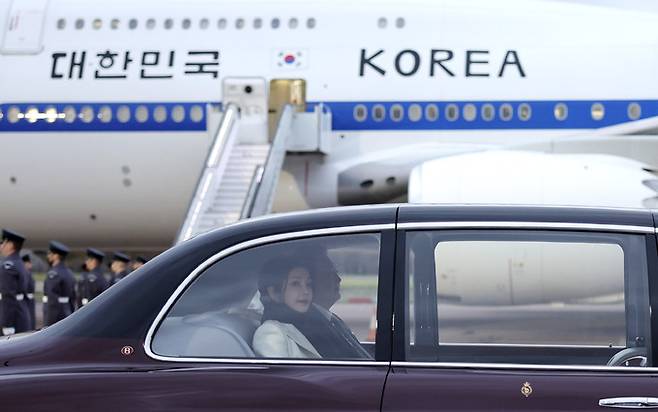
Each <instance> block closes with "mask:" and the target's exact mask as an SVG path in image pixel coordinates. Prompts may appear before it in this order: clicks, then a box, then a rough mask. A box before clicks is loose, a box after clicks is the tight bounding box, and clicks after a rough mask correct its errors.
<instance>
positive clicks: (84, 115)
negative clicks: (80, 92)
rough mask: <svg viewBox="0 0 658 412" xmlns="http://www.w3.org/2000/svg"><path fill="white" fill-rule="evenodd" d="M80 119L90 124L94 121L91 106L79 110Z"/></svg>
mask: <svg viewBox="0 0 658 412" xmlns="http://www.w3.org/2000/svg"><path fill="white" fill-rule="evenodd" d="M80 119H81V120H82V121H83V122H85V123H91V122H92V121H93V120H94V109H92V108H91V106H83V107H82V109H81V110H80Z"/></svg>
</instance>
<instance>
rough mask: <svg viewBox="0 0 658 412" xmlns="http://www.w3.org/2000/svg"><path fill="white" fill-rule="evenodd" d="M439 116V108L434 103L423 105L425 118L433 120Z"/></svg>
mask: <svg viewBox="0 0 658 412" xmlns="http://www.w3.org/2000/svg"><path fill="white" fill-rule="evenodd" d="M438 118H439V108H438V107H437V106H436V105H435V104H434V103H431V104H428V105H427V106H425V119H427V120H429V121H430V122H434V121H436V120H437V119H438Z"/></svg>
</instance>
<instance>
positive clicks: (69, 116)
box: [64, 106, 77, 123]
mask: <svg viewBox="0 0 658 412" xmlns="http://www.w3.org/2000/svg"><path fill="white" fill-rule="evenodd" d="M76 117H77V113H76V111H75V108H74V107H73V106H66V107H65V108H64V121H65V122H66V123H73V122H75V118H76Z"/></svg>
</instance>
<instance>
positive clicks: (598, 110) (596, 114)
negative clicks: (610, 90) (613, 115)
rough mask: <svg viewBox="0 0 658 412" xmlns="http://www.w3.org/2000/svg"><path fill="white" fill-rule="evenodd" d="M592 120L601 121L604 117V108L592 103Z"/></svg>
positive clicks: (599, 104)
mask: <svg viewBox="0 0 658 412" xmlns="http://www.w3.org/2000/svg"><path fill="white" fill-rule="evenodd" d="M591 112H592V119H594V120H601V119H603V116H605V108H604V107H603V105H602V104H601V103H594V104H593V105H592V108H591Z"/></svg>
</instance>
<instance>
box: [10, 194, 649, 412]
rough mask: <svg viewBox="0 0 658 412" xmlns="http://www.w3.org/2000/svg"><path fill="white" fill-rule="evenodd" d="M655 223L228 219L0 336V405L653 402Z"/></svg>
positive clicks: (559, 218) (497, 209)
mask: <svg viewBox="0 0 658 412" xmlns="http://www.w3.org/2000/svg"><path fill="white" fill-rule="evenodd" d="M654 220H655V216H653V215H652V213H651V212H650V211H647V210H621V209H619V210H614V209H594V208H562V207H507V206H505V207H502V206H413V205H385V206H368V207H352V208H338V209H328V210H318V211H311V212H303V213H295V214H289V215H281V216H275V217H268V218H264V219H256V220H252V221H247V222H244V223H239V224H235V225H232V226H228V227H225V228H222V229H219V230H215V231H213V232H210V233H207V234H204V235H201V236H198V237H196V238H194V239H191V240H189V241H187V242H185V243H183V244H181V245H179V246H176V247H174V248H172V249H170V250H168V251H167V252H165V253H163V254H162V255H160V256H158V257H157V258H155V259H154V260H152V261H150V262H149V263H147V264H146V265H145V266H143V267H142V268H141V269H139V270H137V271H136V272H133V273H132V274H131V275H129V276H127V277H126V278H125V279H123V280H121V281H120V282H119V283H118V284H116V285H115V286H113V287H112V288H110V289H109V290H107V291H106V292H104V293H103V294H102V295H100V296H99V297H98V298H97V299H95V300H94V301H92V302H91V303H90V304H89V305H86V306H85V307H83V308H82V309H81V310H79V311H77V312H75V313H74V314H73V315H71V316H70V317H68V318H66V319H64V320H63V321H60V322H59V323H57V324H55V325H53V326H51V327H49V328H47V329H44V330H42V331H40V332H37V333H34V334H31V335H27V336H16V337H13V338H12V337H9V338H4V339H3V340H2V341H0V362H2V365H3V366H2V367H0V405H2V408H3V409H2V410H7V411H9V410H60V409H61V410H63V409H74V410H75V409H81V410H82V409H84V410H158V411H160V410H177V411H178V410H208V411H211V410H212V411H216V410H250V411H251V410H360V411H363V410H371V411H378V410H471V411H475V410H484V409H487V410H547V411H548V410H570V411H585V410H598V409H600V408H601V407H616V408H619V407H622V408H624V407H625V408H643V407H656V406H658V384H656V380H658V369H657V368H656V365H654V363H656V362H658V357H657V353H656V348H658V335H657V333H658V323H657V322H658V320H657V319H656V314H657V313H658V254H657V251H656V250H657V249H656V247H657V245H656V229H655V228H656V225H655V221H654ZM654 340H655V341H656V342H657V344H656V345H654V344H653V342H654Z"/></svg>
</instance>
